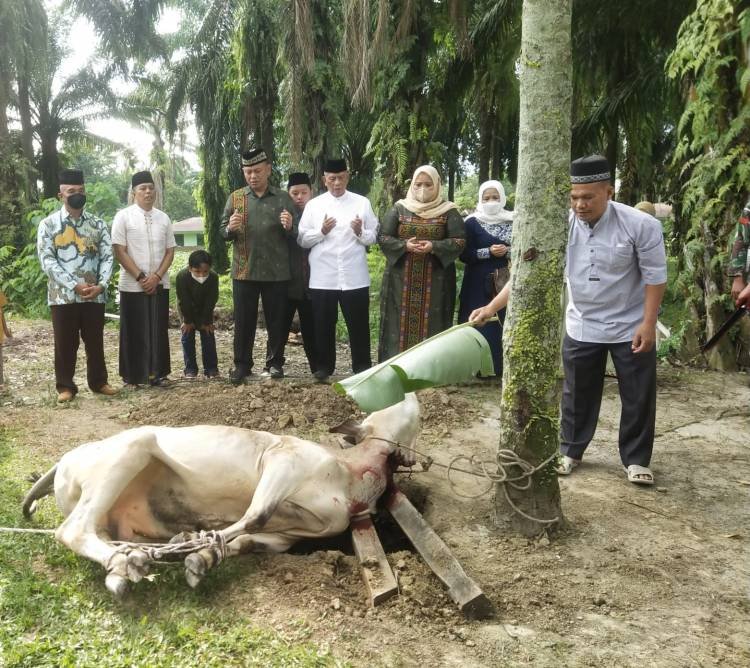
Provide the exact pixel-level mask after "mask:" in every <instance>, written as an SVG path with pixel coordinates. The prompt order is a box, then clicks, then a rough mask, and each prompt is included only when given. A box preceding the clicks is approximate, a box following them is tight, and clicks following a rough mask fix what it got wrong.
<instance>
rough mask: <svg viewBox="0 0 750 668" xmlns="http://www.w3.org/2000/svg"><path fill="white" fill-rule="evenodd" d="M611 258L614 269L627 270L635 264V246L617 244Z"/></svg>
mask: <svg viewBox="0 0 750 668" xmlns="http://www.w3.org/2000/svg"><path fill="white" fill-rule="evenodd" d="M610 257H611V260H610V262H611V265H612V269H620V270H622V269H627V268H628V267H629V266H630V265H632V264H633V245H632V244H615V246H614V248H613V249H612V251H611V256H610Z"/></svg>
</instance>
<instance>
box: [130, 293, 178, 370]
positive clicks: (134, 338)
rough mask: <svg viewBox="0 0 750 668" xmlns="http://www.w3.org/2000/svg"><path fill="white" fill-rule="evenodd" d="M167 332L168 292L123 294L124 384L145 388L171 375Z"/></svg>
mask: <svg viewBox="0 0 750 668" xmlns="http://www.w3.org/2000/svg"><path fill="white" fill-rule="evenodd" d="M168 328H169V290H165V289H164V288H162V287H161V286H159V287H158V288H157V289H156V293H155V294H153V295H147V294H146V293H145V292H120V376H121V377H122V379H123V381H124V382H125V383H131V384H133V385H145V384H147V383H154V382H156V381H159V380H161V379H162V378H166V377H167V376H168V375H169V373H170V371H171V370H172V368H171V364H170V358H169V335H168Z"/></svg>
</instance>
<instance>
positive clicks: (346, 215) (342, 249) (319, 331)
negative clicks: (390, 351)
mask: <svg viewBox="0 0 750 668" xmlns="http://www.w3.org/2000/svg"><path fill="white" fill-rule="evenodd" d="M323 179H324V184H325V187H326V190H327V192H325V193H323V194H322V195H318V196H317V197H315V198H313V199H311V200H310V201H309V202H308V203H307V206H305V210H304V213H303V214H302V219H301V220H300V224H299V236H298V238H297V240H298V243H299V245H300V246H302V248H309V249H310V298H311V299H312V303H313V313H314V319H315V346H316V358H317V359H316V365H315V366H316V370H315V373H314V374H313V375H314V376H315V378H316V380H318V382H326V381H327V380H328V377H329V376H330V375H331V374H333V372H334V369H335V368H336V321H337V319H338V307H339V305H340V306H341V312H342V313H343V315H344V320H345V321H346V328H347V331H348V333H349V346H350V349H351V354H352V371H354V373H359V372H360V371H364V370H365V369H369V368H370V366H371V364H372V362H371V358H370V315H369V310H370V273H369V271H368V269H367V247H368V246H369V245H370V244H373V243H375V241H376V239H377V232H378V219H377V218H376V217H375V213H374V212H373V210H372V206H371V205H370V201H369V200H368V199H367V198H366V197H362V196H361V195H357V194H355V193H352V192H349V191H348V190H347V189H346V186H347V185H348V184H349V172H348V170H347V167H346V162H345V161H344V160H338V159H333V160H327V161H326V162H325V164H324V166H323Z"/></svg>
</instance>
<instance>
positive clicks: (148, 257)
mask: <svg viewBox="0 0 750 668" xmlns="http://www.w3.org/2000/svg"><path fill="white" fill-rule="evenodd" d="M112 243H113V244H117V245H118V246H125V250H126V252H127V254H128V255H129V256H130V258H131V259H132V260H133V262H135V264H136V266H137V267H138V268H139V269H140V270H141V271H142V272H144V273H145V274H152V273H153V272H155V271H156V270H157V269H158V268H159V265H160V264H161V261H162V260H163V259H164V255H165V253H166V252H167V249H168V248H174V247H175V246H176V245H177V242H176V241H175V238H174V232H173V231H172V221H170V220H169V216H168V215H167V214H166V213H164V212H163V211H160V210H159V209H151V211H144V210H143V209H141V207H139V206H138V205H137V204H132V205H131V206H129V207H127V208H126V209H122V210H120V211H118V212H117V214H116V215H115V219H114V220H113V221H112ZM161 285H162V286H163V287H164V289H165V290H168V289H169V272H164V276H162V279H161ZM120 290H121V291H122V292H143V288H142V287H141V286H140V283H138V281H136V280H135V277H134V276H131V275H130V274H129V273H128V272H127V271H125V269H124V268H120Z"/></svg>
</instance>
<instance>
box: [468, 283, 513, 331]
mask: <svg viewBox="0 0 750 668" xmlns="http://www.w3.org/2000/svg"><path fill="white" fill-rule="evenodd" d="M509 298H510V281H508V282H507V283H506V284H505V285H504V286H503V289H502V290H500V292H498V293H497V294H496V295H495V297H494V298H493V300H492V301H491V302H490V303H489V304H487V305H486V306H482V308H478V309H474V310H473V311H472V312H471V313H470V314H469V322H473V323H476V324H477V325H480V326H481V325H484V324H485V323H486V322H487V321H488V320H489V319H490V318H492V317H493V316H494V315H495V314H497V312H498V311H500V310H501V309H504V308H505V307H506V306H507V305H508V299H509Z"/></svg>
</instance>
